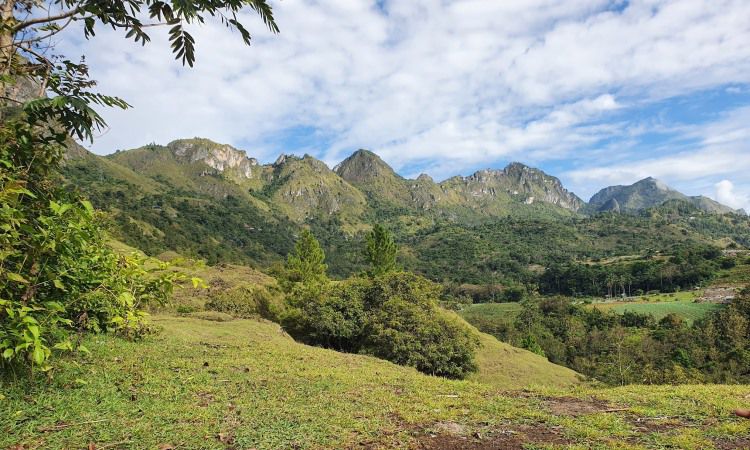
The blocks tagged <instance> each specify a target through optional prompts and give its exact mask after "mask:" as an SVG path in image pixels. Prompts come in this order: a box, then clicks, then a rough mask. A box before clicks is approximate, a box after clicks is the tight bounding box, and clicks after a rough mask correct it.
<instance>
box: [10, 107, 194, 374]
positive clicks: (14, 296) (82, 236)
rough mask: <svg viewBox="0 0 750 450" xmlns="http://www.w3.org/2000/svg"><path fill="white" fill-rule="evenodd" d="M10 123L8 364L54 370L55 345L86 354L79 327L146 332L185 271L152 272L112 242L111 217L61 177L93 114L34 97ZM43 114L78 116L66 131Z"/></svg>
mask: <svg viewBox="0 0 750 450" xmlns="http://www.w3.org/2000/svg"><path fill="white" fill-rule="evenodd" d="M14 114H15V115H14V117H13V118H12V119H9V120H6V121H5V122H3V124H2V126H1V127H0V204H1V205H2V207H1V208H0V223H2V233H1V234H0V307H1V308H0V355H1V356H2V357H1V358H0V369H10V370H13V369H15V368H18V367H23V366H28V367H30V368H31V369H32V370H33V369H34V368H38V369H41V370H44V371H46V370H49V369H50V368H51V366H50V364H49V363H48V359H49V358H50V357H51V356H52V354H53V353H52V352H53V350H57V351H72V350H74V349H75V350H78V351H85V347H81V346H79V345H77V344H74V342H76V341H77V340H76V339H73V337H72V336H71V334H72V333H73V332H75V331H78V332H83V331H95V332H100V331H108V330H114V331H117V332H120V333H122V334H123V335H126V336H128V337H140V336H142V335H143V334H144V333H145V332H146V331H147V328H146V326H145V324H144V317H145V313H144V311H143V308H144V307H145V306H146V305H148V304H154V303H163V302H165V301H166V300H167V297H168V295H169V294H170V292H171V289H172V283H173V281H175V280H176V279H177V278H179V275H177V274H175V273H166V274H163V275H162V276H158V277H150V276H148V273H147V270H146V269H145V268H144V267H143V266H142V264H141V262H140V261H138V260H137V259H136V258H133V257H130V258H128V257H121V256H118V255H116V254H115V253H114V252H113V251H112V250H109V248H108V247H107V246H106V245H104V243H105V241H106V239H107V237H106V234H105V231H104V222H103V221H102V219H101V217H99V216H98V215H97V214H96V213H95V212H94V208H93V207H92V205H91V203H89V202H88V201H85V200H82V199H80V198H76V197H74V196H71V195H69V194H68V193H66V192H65V191H64V190H61V189H60V188H59V187H57V186H59V185H58V184H57V183H55V178H54V172H53V170H54V168H55V167H56V166H57V164H58V163H59V161H60V158H61V156H62V152H63V150H64V144H65V139H66V134H67V133H66V132H73V133H75V132H76V130H77V129H86V128H87V127H90V126H91V123H90V122H88V120H90V119H82V118H80V117H78V116H77V114H78V112H77V111H73V112H70V111H66V110H65V106H63V107H62V108H59V107H57V106H54V105H51V104H46V103H42V104H37V103H34V102H31V103H30V104H27V106H26V109H24V110H22V111H16V112H15V113H14ZM41 118H63V119H65V120H69V121H70V122H67V123H66V125H68V129H64V128H63V129H62V130H57V129H56V128H53V127H51V126H47V125H46V124H44V123H43V122H41Z"/></svg>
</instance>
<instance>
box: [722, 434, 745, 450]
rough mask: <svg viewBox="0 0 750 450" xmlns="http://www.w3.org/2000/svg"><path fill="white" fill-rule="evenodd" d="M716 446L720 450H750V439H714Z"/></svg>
mask: <svg viewBox="0 0 750 450" xmlns="http://www.w3.org/2000/svg"><path fill="white" fill-rule="evenodd" d="M714 446H715V447H716V448H717V449H718V450H740V449H741V450H748V449H750V438H745V437H743V438H738V439H714Z"/></svg>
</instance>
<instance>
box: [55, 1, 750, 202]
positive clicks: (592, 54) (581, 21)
mask: <svg viewBox="0 0 750 450" xmlns="http://www.w3.org/2000/svg"><path fill="white" fill-rule="evenodd" d="M274 7H275V13H276V16H277V18H278V23H279V25H280V27H281V34H280V35H277V36H272V35H270V34H269V33H268V32H266V31H265V30H264V29H263V25H262V24H261V23H260V22H259V21H258V20H257V18H255V17H253V15H252V14H247V15H245V18H246V22H247V23H248V24H249V25H250V28H251V31H252V32H253V34H254V40H253V46H252V47H251V48H246V47H245V46H243V45H242V43H241V41H240V39H239V36H237V35H236V34H232V33H229V32H228V31H227V30H226V28H224V27H222V26H221V25H220V24H217V23H209V24H206V25H204V26H200V27H197V28H193V29H192V30H191V31H192V32H193V33H194V35H195V37H196V40H197V56H198V62H197V66H196V68H194V69H192V70H189V69H184V68H182V67H181V66H180V65H179V63H177V62H174V61H173V59H172V56H171V55H170V53H169V47H168V45H167V43H166V41H165V36H164V35H163V34H159V32H160V31H161V30H159V29H158V28H155V29H153V30H154V36H153V38H154V42H152V43H151V44H150V45H148V46H146V47H145V48H142V47H140V46H137V45H134V44H132V43H131V42H127V41H125V40H124V39H122V35H121V33H118V32H116V31H110V30H104V29H102V30H101V31H100V32H99V33H98V35H97V37H96V38H95V39H93V40H91V41H84V40H81V39H80V38H77V37H76V38H69V39H67V40H66V41H64V42H62V43H60V47H61V50H63V51H64V52H65V53H66V54H68V55H76V54H85V55H87V58H88V61H89V63H90V65H91V67H92V74H93V76H94V77H95V78H96V79H98V80H99V81H100V86H101V90H102V91H104V92H107V93H112V94H116V95H119V96H121V97H123V98H125V99H127V100H128V101H129V102H130V103H131V104H133V106H134V107H135V110H133V111H126V112H117V111H106V112H105V115H106V118H107V120H108V122H109V123H110V125H111V129H110V130H109V131H108V132H107V133H105V134H104V135H103V136H102V137H101V138H100V139H98V140H97V142H96V143H95V144H94V146H93V150H94V151H96V152H97V153H109V152H112V151H114V150H115V149H119V148H132V147H135V146H139V145H142V144H144V143H147V142H151V141H154V142H158V143H165V142H168V141H170V140H172V139H176V138H181V137H190V136H203V137H208V138H211V139H214V140H217V141H221V142H226V143H230V144H233V145H235V146H237V147H240V148H245V149H247V150H248V152H249V153H250V154H251V155H252V156H256V157H259V158H260V159H262V160H272V159H273V158H274V157H275V156H276V155H277V154H278V153H280V152H294V151H297V152H303V151H304V152H308V153H312V154H314V155H316V156H318V157H320V158H322V159H323V160H325V161H326V162H328V163H331V164H332V163H335V162H338V161H339V160H340V159H341V158H343V157H344V156H346V155H347V154H349V153H350V152H351V151H353V150H355V149H357V148H360V147H365V148H370V149H373V150H375V151H376V152H378V153H379V154H380V155H381V156H383V157H384V159H385V160H386V161H388V162H389V163H390V164H392V165H393V166H394V167H395V168H396V169H397V170H401V169H406V168H414V167H417V166H418V167H419V169H418V170H419V171H426V172H428V173H430V174H431V175H433V176H434V177H435V178H438V179H439V178H442V177H445V176H449V175H453V174H455V173H457V172H466V171H468V170H471V169H473V168H476V167H477V166H481V165H491V164H495V163H496V162H498V161H507V160H522V161H526V162H529V163H543V162H545V161H553V160H560V159H564V158H567V159H571V160H575V161H579V162H580V164H579V165H582V166H584V165H586V164H587V161H589V160H591V159H593V160H595V161H600V159H601V158H603V159H609V160H610V161H614V160H617V159H618V158H620V159H623V160H627V157H626V156H627V155H617V154H616V152H612V151H610V147H611V146H612V143H611V140H612V139H613V138H618V139H627V136H628V135H629V134H635V135H638V134H639V133H642V132H644V131H643V130H637V129H636V128H637V127H636V126H635V125H633V124H632V123H628V122H627V121H623V120H609V119H611V118H612V117H614V116H615V115H616V114H617V113H618V112H620V111H623V110H625V111H627V110H629V109H632V108H638V107H641V106H642V105H644V104H649V103H652V102H656V101H659V100H661V99H664V98H669V97H671V96H686V95H688V96H689V95H691V94H692V93H696V92H700V91H702V90H705V89H711V88H716V87H721V86H729V85H733V86H745V85H747V84H748V83H750V46H749V45H747V43H748V42H750V3H748V2H747V1H746V0H632V1H628V2H625V1H619V0H579V1H575V2H570V1H559V0H518V1H510V0H508V1H484V0H460V1H452V2H446V1H442V0H413V1H406V2H405V1H396V0H385V1H382V0H298V1H295V2H281V1H278V2H275V3H274ZM69 36H70V34H69ZM727 92H728V91H727ZM653 125H654V124H648V126H647V128H649V129H653ZM736 131H737V132H738V133H743V132H746V131H747V129H745V130H744V131H743V130H741V129H740V130H736ZM300 133H302V136H301V137H300ZM305 133H307V135H305ZM290 135H294V136H296V137H295V139H294V148H289V144H288V142H289V141H290V139H289V136H290ZM713 136H714V138H716V139H725V138H727V137H726V136H723V135H720V134H719V133H714V134H713ZM728 138H730V139H734V138H732V137H731V136H730V137H728ZM736 140H737V139H734V142H736ZM622 145H625V143H621V146H622ZM707 145H715V146H719V145H721V144H720V143H719V142H715V143H705V145H704V147H706V146H707ZM706 148H707V147H706ZM735 150H736V149H735ZM685 151H691V152H693V151H699V150H698V149H685ZM723 151H724V153H723V154H721V155H719V157H718V158H710V157H706V160H705V163H706V164H708V166H704V167H703V168H704V170H705V169H706V167H715V166H716V167H717V169H716V170H717V171H719V172H721V171H722V170H724V169H721V167H724V166H723V165H722V164H726V162H724V163H722V161H725V160H731V159H732V157H733V154H732V153H731V152H732V150H729V149H725V150H723ZM672 153H674V152H672ZM665 157H666V156H665ZM647 158H649V160H648V161H643V162H641V163H640V165H634V166H632V167H630V168H627V169H625V168H610V167H606V168H602V170H601V171H599V172H597V171H596V170H595V171H593V172H592V173H591V174H589V175H580V174H579V175H576V174H573V175H572V176H574V177H575V179H576V180H577V181H581V182H583V181H586V180H588V182H591V183H593V182H594V181H597V182H598V181H602V180H630V179H631V178H633V177H634V176H640V175H641V174H643V175H653V173H646V172H648V171H650V170H652V169H658V168H659V167H661V166H660V164H661V162H665V163H669V164H673V163H674V164H678V163H679V164H681V166H680V167H682V166H684V165H685V163H684V162H681V161H680V160H678V159H679V158H677V157H676V156H671V158H673V159H674V161H672V160H664V161H662V160H660V159H659V155H658V154H654V153H653V152H652V153H651V154H649V155H647ZM675 158H677V159H675ZM683 159H684V158H683ZM696 161H697V160H696ZM700 164H703V162H701V163H700ZM718 166H720V167H718ZM686 170H688V169H686ZM661 172H664V170H662V171H661ZM688 172H689V173H691V174H692V175H691V176H700V173H699V172H700V170H688ZM725 172H726V171H725ZM717 173H718V172H717ZM722 173H723V172H722ZM592 174H594V175H595V174H598V175H597V176H593V175H592ZM618 174H619V175H618ZM657 175H658V174H657ZM587 177H588V178H587ZM714 182H715V181H714ZM581 189H583V190H587V189H591V184H587V185H585V186H582V187H581Z"/></svg>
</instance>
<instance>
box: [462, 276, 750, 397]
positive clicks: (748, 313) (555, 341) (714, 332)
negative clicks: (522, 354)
mask: <svg viewBox="0 0 750 450" xmlns="http://www.w3.org/2000/svg"><path fill="white" fill-rule="evenodd" d="M748 304H750V290H747V289H746V290H745V291H743V293H742V294H741V295H740V296H739V297H738V298H736V299H735V300H734V301H733V302H732V303H731V304H730V305H728V306H727V307H724V308H719V307H717V306H716V305H710V304H709V306H706V307H705V309H708V310H709V311H711V312H710V313H708V314H705V315H703V316H702V317H696V318H695V319H694V321H693V322H692V324H691V323H690V322H688V321H686V320H685V318H684V317H682V316H680V315H678V314H676V313H674V312H671V313H668V314H664V315H663V316H661V317H658V318H655V317H654V316H653V315H650V314H649V315H647V314H643V313H641V312H638V311H632V310H630V307H624V311H623V313H622V314H615V313H613V312H609V311H602V310H601V309H599V308H591V307H587V306H586V305H582V304H576V303H573V302H572V300H571V299H570V298H564V297H548V298H539V299H535V300H530V301H527V302H524V303H523V304H522V307H523V309H522V310H521V311H520V312H517V313H516V314H517V315H516V316H515V320H513V321H511V320H508V317H507V316H505V315H502V314H495V315H481V314H472V313H471V309H469V310H468V312H467V313H464V317H466V318H467V320H469V322H470V323H472V324H474V325H475V326H477V327H478V328H479V329H480V330H481V331H485V332H487V333H491V334H493V335H494V336H496V337H498V339H501V340H503V341H506V342H510V343H513V344H514V345H517V346H519V347H522V348H527V349H529V350H530V351H533V352H535V353H540V354H541V353H542V352H543V354H544V355H545V356H547V357H548V358H549V360H550V361H552V362H554V363H557V364H562V365H565V366H567V367H570V368H572V369H574V370H576V371H578V372H580V373H583V374H586V375H588V376H591V377H593V378H596V379H598V380H601V381H605V382H607V383H611V384H629V383H644V384H661V383H695V382H713V383H748V382H749V381H750V372H748V370H747V367H748V365H747V362H748V360H747V358H748V356H747V355H748V350H750V347H748V343H749V342H750V339H748V338H749V337H750V334H748V333H750V326H748V324H750V309H749V308H748ZM653 305H662V304H661V303H656V304H653ZM666 305H673V303H666ZM690 305H693V304H692V303H691V304H690ZM696 305H700V304H696ZM492 309H494V307H493V308H490V310H492ZM641 311H643V310H641Z"/></svg>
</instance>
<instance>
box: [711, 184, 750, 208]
mask: <svg viewBox="0 0 750 450" xmlns="http://www.w3.org/2000/svg"><path fill="white" fill-rule="evenodd" d="M715 187H716V200H718V201H719V202H721V203H724V204H725V205H729V206H731V207H732V208H736V209H739V208H745V210H746V211H750V208H748V207H749V206H750V196H748V195H746V194H741V193H739V192H736V191H735V188H734V183H732V182H731V181H729V180H721V181H719V182H718V183H716V185H715Z"/></svg>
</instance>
